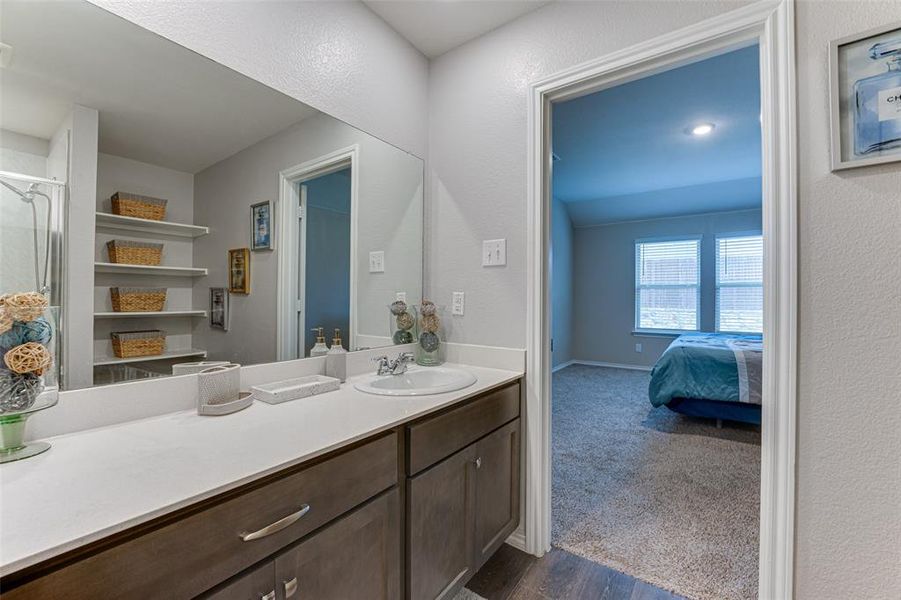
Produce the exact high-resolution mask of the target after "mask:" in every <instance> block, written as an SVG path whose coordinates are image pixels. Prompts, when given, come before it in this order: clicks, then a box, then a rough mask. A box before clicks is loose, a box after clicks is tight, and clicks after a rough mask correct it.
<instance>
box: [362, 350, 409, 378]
mask: <svg viewBox="0 0 901 600" xmlns="http://www.w3.org/2000/svg"><path fill="white" fill-rule="evenodd" d="M372 361H373V362H376V363H378V370H377V371H376V375H403V374H404V373H406V372H407V365H408V364H410V363H412V362H413V361H414V356H413V353H412V352H401V353H400V354H398V355H397V358H395V359H394V360H391V359H389V358H388V357H387V356H384V355H383V356H376V357H375V358H373V359H372Z"/></svg>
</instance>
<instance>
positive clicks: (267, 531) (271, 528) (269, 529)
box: [240, 504, 310, 542]
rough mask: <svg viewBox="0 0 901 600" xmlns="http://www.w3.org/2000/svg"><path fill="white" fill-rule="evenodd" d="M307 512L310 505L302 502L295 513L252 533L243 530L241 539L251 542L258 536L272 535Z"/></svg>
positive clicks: (258, 537)
mask: <svg viewBox="0 0 901 600" xmlns="http://www.w3.org/2000/svg"><path fill="white" fill-rule="evenodd" d="M308 512H310V505H309V504H304V505H303V506H301V507H300V510H299V511H297V512H296V513H291V514H290V515H288V516H287V517H284V518H283V519H279V520H278V521H276V522H275V523H272V524H271V525H266V526H265V527H263V528H262V529H259V530H257V531H254V532H253V533H246V532H245V533H242V534H240V536H241V539H242V540H243V541H245V542H252V541H253V540H258V539H260V538H264V537H266V536H267V535H272V534H273V533H276V532H278V531H281V530H282V529H284V528H285V527H287V526H288V525H291V524H292V523H294V522H295V521H297V520H298V519H299V518H301V517H302V516H304V515H305V514H307V513H308Z"/></svg>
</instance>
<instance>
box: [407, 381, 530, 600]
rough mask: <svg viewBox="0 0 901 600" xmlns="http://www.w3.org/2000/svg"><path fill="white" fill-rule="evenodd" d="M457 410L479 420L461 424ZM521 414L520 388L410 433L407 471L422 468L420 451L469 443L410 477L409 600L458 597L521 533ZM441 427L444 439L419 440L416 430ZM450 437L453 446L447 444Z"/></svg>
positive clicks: (505, 390)
mask: <svg viewBox="0 0 901 600" xmlns="http://www.w3.org/2000/svg"><path fill="white" fill-rule="evenodd" d="M511 407H512V408H511ZM455 411H461V412H463V413H467V414H468V416H472V415H474V414H476V415H478V418H476V419H474V420H473V419H460V418H459V416H460V415H459V414H454V413H455ZM518 415H519V385H518V384H515V385H513V386H509V387H507V388H502V389H501V390H498V391H496V392H494V393H491V394H488V395H486V396H484V397H482V398H480V399H477V400H475V401H473V402H472V403H471V404H468V405H464V406H463V407H460V408H458V409H453V410H452V411H450V412H448V413H445V414H444V415H439V416H437V417H434V418H433V419H430V420H428V421H426V422H424V423H422V424H416V425H412V426H410V427H409V429H410V434H411V435H410V436H409V440H410V443H409V451H410V457H411V460H410V461H409V462H408V464H409V465H419V466H422V464H424V462H423V461H422V460H421V455H422V454H423V453H425V454H427V455H428V456H431V457H432V458H434V456H435V448H436V446H438V445H440V446H441V447H443V448H444V449H445V451H447V449H448V448H457V447H458V446H459V445H460V444H466V445H465V446H463V448H462V449H459V450H457V451H456V452H455V453H454V454H452V455H450V456H449V457H447V458H444V459H443V460H440V461H439V462H437V463H435V464H433V465H432V466H430V467H428V468H424V469H423V470H422V471H420V472H419V473H417V474H415V475H413V476H412V477H409V478H408V479H407V549H408V550H407V557H408V566H407V573H408V577H407V578H408V587H407V596H408V598H410V599H411V600H425V599H429V600H431V599H433V598H441V599H444V598H453V596H454V595H455V594H456V593H457V592H458V591H459V589H460V588H461V587H463V585H464V584H465V583H466V581H467V580H468V579H469V578H470V577H471V576H472V575H473V574H475V572H476V571H478V570H479V568H480V567H481V566H482V565H483V564H485V561H487V560H488V558H490V557H491V555H492V554H494V552H495V551H496V550H497V549H498V548H499V547H500V545H501V544H502V543H503V542H504V540H506V539H507V537H508V536H509V535H510V534H511V533H512V532H513V531H514V530H515V529H516V526H517V524H518V523H519V489H520V487H519V486H520V483H519V473H520V441H519V436H520V419H519V418H518ZM511 418H512V420H511ZM436 423H441V424H443V425H444V427H442V428H441V429H440V430H437V431H440V434H441V435H440V436H437V438H430V437H426V436H417V435H416V434H415V432H417V428H418V427H426V428H428V429H429V430H430V431H436V430H434V429H433V427H434V425H435V424H436ZM453 424H457V425H456V427H457V430H456V431H454V429H453V428H454V425H453ZM447 427H450V430H448V429H447ZM480 436H481V437H480ZM417 439H419V440H420V441H419V442H418V443H417ZM436 439H437V441H436ZM449 439H455V440H456V443H448V442H447V440H449ZM439 454H440V453H439ZM414 468H415V467H414Z"/></svg>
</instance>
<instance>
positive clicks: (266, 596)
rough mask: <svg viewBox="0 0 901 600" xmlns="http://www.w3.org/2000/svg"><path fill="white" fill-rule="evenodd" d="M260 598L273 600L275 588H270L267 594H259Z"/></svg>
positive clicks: (261, 599)
mask: <svg viewBox="0 0 901 600" xmlns="http://www.w3.org/2000/svg"><path fill="white" fill-rule="evenodd" d="M260 600H275V590H272V591H271V592H269V593H268V594H265V595H260Z"/></svg>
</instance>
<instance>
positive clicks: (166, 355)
mask: <svg viewBox="0 0 901 600" xmlns="http://www.w3.org/2000/svg"><path fill="white" fill-rule="evenodd" d="M189 356H200V357H205V356H206V350H200V349H198V348H183V349H181V350H166V351H165V352H163V353H162V354H155V355H153V356H134V357H132V358H119V357H118V356H95V357H94V366H95V367H100V366H103V365H122V364H126V363H136V362H148V361H151V360H166V359H170V358H187V357H189Z"/></svg>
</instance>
